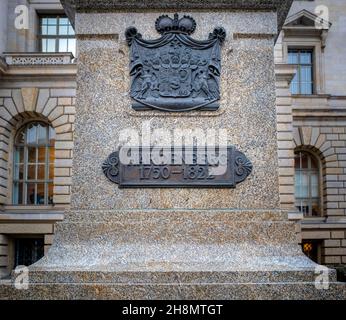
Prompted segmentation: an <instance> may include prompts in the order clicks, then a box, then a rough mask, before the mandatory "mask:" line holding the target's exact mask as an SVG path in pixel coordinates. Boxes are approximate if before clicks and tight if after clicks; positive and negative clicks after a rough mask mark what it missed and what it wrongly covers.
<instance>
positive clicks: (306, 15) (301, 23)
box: [284, 9, 332, 30]
mask: <svg viewBox="0 0 346 320" xmlns="http://www.w3.org/2000/svg"><path fill="white" fill-rule="evenodd" d="M331 25H332V24H331V23H330V22H329V21H328V20H326V19H322V18H321V17H319V16H317V15H315V14H314V13H312V12H310V11H308V10H305V9H304V10H301V11H299V12H297V13H295V14H294V15H291V16H289V17H288V18H287V19H286V22H285V24H284V29H291V28H294V29H300V28H303V29H310V28H311V29H318V30H328V29H329V28H330V27H331ZM316 26H317V28H316Z"/></svg>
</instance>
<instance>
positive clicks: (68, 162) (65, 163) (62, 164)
mask: <svg viewBox="0 0 346 320" xmlns="http://www.w3.org/2000/svg"><path fill="white" fill-rule="evenodd" d="M54 164H55V167H56V168H72V159H55V161H54Z"/></svg>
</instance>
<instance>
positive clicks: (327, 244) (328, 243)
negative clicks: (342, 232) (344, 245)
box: [324, 240, 340, 247]
mask: <svg viewBox="0 0 346 320" xmlns="http://www.w3.org/2000/svg"><path fill="white" fill-rule="evenodd" d="M324 246H325V247H340V240H325V241H324Z"/></svg>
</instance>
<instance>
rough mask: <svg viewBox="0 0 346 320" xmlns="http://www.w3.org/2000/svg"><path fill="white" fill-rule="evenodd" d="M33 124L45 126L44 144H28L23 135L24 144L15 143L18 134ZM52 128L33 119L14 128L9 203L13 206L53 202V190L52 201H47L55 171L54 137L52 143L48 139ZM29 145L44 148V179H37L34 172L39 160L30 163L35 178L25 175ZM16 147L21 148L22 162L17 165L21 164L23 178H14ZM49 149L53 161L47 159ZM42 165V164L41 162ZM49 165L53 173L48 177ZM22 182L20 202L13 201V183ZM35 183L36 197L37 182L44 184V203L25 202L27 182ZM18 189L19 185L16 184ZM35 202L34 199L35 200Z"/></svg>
mask: <svg viewBox="0 0 346 320" xmlns="http://www.w3.org/2000/svg"><path fill="white" fill-rule="evenodd" d="M33 124H36V125H37V124H40V125H43V126H45V128H46V132H47V136H46V137H47V139H46V142H45V144H38V143H35V144H28V143H27V141H26V136H25V140H24V144H18V143H17V138H18V135H19V134H20V133H21V132H22V131H23V130H25V131H26V130H28V127H29V126H30V125H33ZM51 129H52V130H54V128H53V127H52V126H51V125H50V124H49V123H46V122H44V121H41V120H34V121H30V122H27V123H25V124H23V125H22V126H21V127H20V128H19V129H18V130H16V133H15V135H14V140H13V151H12V161H11V163H12V195H11V205H13V206H24V207H29V206H33V207H44V206H52V205H54V202H53V196H54V191H53V193H52V202H51V203H50V202H49V185H51V186H52V188H53V190H54V174H55V173H54V171H55V164H54V162H55V141H56V138H54V143H52V144H51V143H50V139H49V137H50V136H49V134H50V130H51ZM54 136H55V131H54ZM29 147H31V148H32V147H34V148H35V149H37V148H40V147H44V148H45V162H44V166H45V171H44V174H45V178H44V179H38V177H37V172H36V170H37V169H36V167H38V166H39V165H40V163H39V162H35V163H34V164H31V165H35V179H31V180H29V179H28V177H27V166H28V165H29V161H28V160H29V159H28V148H29ZM18 148H23V163H22V164H21V162H18V163H19V165H20V164H21V165H22V166H23V178H22V179H20V178H18V179H17V178H16V165H18V163H17V162H16V152H17V150H18ZM50 149H53V152H54V161H53V163H51V162H50V161H49V156H50ZM37 156H38V155H37V150H36V156H35V157H36V159H37ZM41 165H42V164H41ZM50 166H53V170H54V171H53V175H52V178H51V179H49V175H50V172H49V170H50ZM46 178H47V179H46ZM20 183H22V184H23V186H22V188H23V189H22V202H19V201H16V202H17V203H16V202H15V197H16V187H15V184H20ZM30 183H31V184H35V196H36V197H37V184H38V183H43V184H44V203H43V204H35V203H34V204H31V203H27V185H28V184H30ZM18 189H19V186H18ZM35 202H36V200H35Z"/></svg>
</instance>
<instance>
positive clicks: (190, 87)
mask: <svg viewBox="0 0 346 320" xmlns="http://www.w3.org/2000/svg"><path fill="white" fill-rule="evenodd" d="M155 27H156V30H157V31H158V32H159V33H160V34H162V36H161V38H159V39H156V40H144V39H143V38H142V35H141V34H140V33H138V31H137V29H136V28H134V27H130V28H128V29H127V30H126V39H127V43H128V45H129V46H130V48H131V50H130V76H131V98H132V100H133V102H132V107H133V109H135V110H150V109H158V110H162V111H190V110H195V109H200V110H217V109H218V108H219V99H220V89H219V85H220V72H221V53H220V51H221V50H220V48H221V45H222V43H223V42H224V40H225V37H226V32H225V30H224V29H223V28H215V29H214V31H213V32H212V33H210V34H209V38H208V39H207V40H204V41H200V40H195V39H192V38H191V37H190V34H192V33H193V32H194V31H195V29H196V22H195V20H194V19H193V18H191V17H189V16H184V17H183V18H181V19H179V18H178V14H175V15H174V19H172V18H170V17H168V16H161V17H159V18H158V19H157V20H156V23H155Z"/></svg>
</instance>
